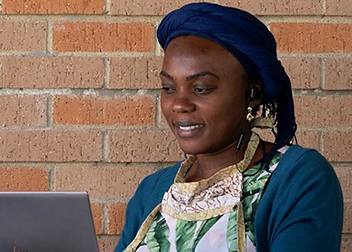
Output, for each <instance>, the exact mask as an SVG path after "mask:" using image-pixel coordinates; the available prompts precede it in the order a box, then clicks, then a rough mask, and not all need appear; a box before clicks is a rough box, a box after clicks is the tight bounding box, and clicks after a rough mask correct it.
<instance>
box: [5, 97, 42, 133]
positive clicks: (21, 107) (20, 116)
mask: <svg viewBox="0 0 352 252" xmlns="http://www.w3.org/2000/svg"><path fill="white" fill-rule="evenodd" d="M46 105H47V102H46V97H43V96H36V95H34V96H29V95H28V96H27V95H26V96H24V95H0V108H1V109H0V126H4V127H8V126H46V124H47V117H46V110H47V109H46Z"/></svg>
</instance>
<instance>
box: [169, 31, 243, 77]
mask: <svg viewBox="0 0 352 252" xmlns="http://www.w3.org/2000/svg"><path fill="white" fill-rule="evenodd" d="M163 71H167V72H169V71H170V72H169V73H170V74H175V73H177V74H178V73H181V72H187V73H189V74H192V73H194V72H200V71H212V72H216V74H220V75H221V74H229V73H233V72H236V73H239V74H241V75H242V74H243V73H244V72H245V70H244V69H243V67H242V65H241V63H240V62H239V61H238V60H237V59H236V58H235V57H234V56H233V55H232V54H231V53H230V52H229V51H227V50H226V49H224V48H223V47H222V46H220V45H219V44H217V43H215V42H213V41H211V40H209V39H205V38H201V37H196V36H191V35H185V36H179V37H176V38H174V39H173V40H172V41H171V42H170V44H169V45H168V47H167V49H166V52H165V56H164V61H163ZM173 71H175V73H173Z"/></svg>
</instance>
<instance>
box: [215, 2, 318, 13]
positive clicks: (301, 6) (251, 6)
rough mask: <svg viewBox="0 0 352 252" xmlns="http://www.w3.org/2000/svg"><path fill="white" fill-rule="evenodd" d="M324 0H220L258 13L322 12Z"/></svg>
mask: <svg viewBox="0 0 352 252" xmlns="http://www.w3.org/2000/svg"><path fill="white" fill-rule="evenodd" d="M321 1H322V0H308V1H307V0H295V1H289V0H284V1H283V0H271V1H267V0H256V1H253V0H241V1H239V0H219V4H223V5H227V6H232V7H237V8H240V9H244V10H246V11H249V12H250V13H253V14H257V15H283V14H290V15H304V14H321V13H322V10H321V3H320V2H321Z"/></svg>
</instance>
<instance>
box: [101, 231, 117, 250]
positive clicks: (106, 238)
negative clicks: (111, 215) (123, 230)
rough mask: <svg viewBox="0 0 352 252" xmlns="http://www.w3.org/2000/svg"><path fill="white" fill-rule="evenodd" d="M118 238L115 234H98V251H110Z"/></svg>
mask: <svg viewBox="0 0 352 252" xmlns="http://www.w3.org/2000/svg"><path fill="white" fill-rule="evenodd" d="M118 240H119V238H118V236H116V235H100V236H98V244H99V251H100V252H111V251H113V250H114V249H115V247H116V245H117V242H118Z"/></svg>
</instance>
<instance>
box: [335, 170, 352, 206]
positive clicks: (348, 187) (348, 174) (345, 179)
mask: <svg viewBox="0 0 352 252" xmlns="http://www.w3.org/2000/svg"><path fill="white" fill-rule="evenodd" d="M335 171H336V174H337V177H338V178H339V181H340V183H341V187H342V191H343V197H344V198H345V199H351V200H352V166H350V167H343V166H338V167H335Z"/></svg>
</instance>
